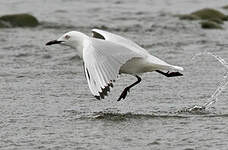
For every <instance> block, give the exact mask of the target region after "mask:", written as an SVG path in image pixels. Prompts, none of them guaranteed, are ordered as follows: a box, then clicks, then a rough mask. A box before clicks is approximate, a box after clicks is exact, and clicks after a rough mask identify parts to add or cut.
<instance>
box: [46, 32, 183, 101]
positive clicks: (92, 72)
mask: <svg viewBox="0 0 228 150" xmlns="http://www.w3.org/2000/svg"><path fill="white" fill-rule="evenodd" d="M53 44H60V45H65V46H70V47H72V48H74V49H76V50H77V52H78V55H79V56H80V58H82V60H83V67H84V73H85V76H86V79H87V82H88V85H89V89H90V91H91V93H92V94H93V95H94V96H95V98H97V99H104V98H105V96H108V92H110V88H112V87H113V82H115V80H116V79H117V77H118V75H119V74H129V75H133V76H135V77H136V78H137V81H136V82H134V83H133V84H131V85H130V86H127V87H126V88H125V89H124V90H123V92H122V93H121V95H120V96H119V98H118V100H117V101H120V100H121V99H125V98H126V96H127V93H128V92H130V89H131V88H132V87H133V86H135V85H137V84H138V83H140V82H141V77H140V76H141V75H142V74H143V73H146V72H152V71H156V72H158V73H160V74H162V75H164V76H166V77H177V76H183V74H181V73H180V72H178V71H183V68H182V67H179V66H174V65H170V64H168V63H167V62H165V61H163V60H161V59H159V58H157V57H155V56H153V55H151V54H150V53H149V52H147V51H146V50H145V49H144V48H142V47H140V46H139V45H138V44H136V43H135V42H133V41H131V40H129V39H127V38H124V37H122V36H120V35H117V34H113V33H110V32H107V31H103V30H100V29H92V37H89V36H87V35H86V34H84V33H81V32H78V31H70V32H68V33H65V34H64V35H62V36H61V37H60V38H58V39H57V40H52V41H50V42H47V43H46V45H53ZM164 70H165V71H167V72H164ZM170 70H175V71H177V72H170Z"/></svg>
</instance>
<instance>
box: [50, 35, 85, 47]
mask: <svg viewBox="0 0 228 150" xmlns="http://www.w3.org/2000/svg"><path fill="white" fill-rule="evenodd" d="M85 36H86V35H85V34H83V33H81V32H78V31H70V32H67V33H65V34H63V35H62V36H61V37H59V38H58V39H57V40H52V41H49V42H47V43H46V45H54V44H60V45H66V46H70V47H73V48H78V47H81V45H82V44H83V40H84V38H85Z"/></svg>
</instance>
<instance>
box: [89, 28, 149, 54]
mask: <svg viewBox="0 0 228 150" xmlns="http://www.w3.org/2000/svg"><path fill="white" fill-rule="evenodd" d="M92 36H93V37H94V38H100V39H103V40H106V41H111V42H113V43H116V44H119V45H122V46H124V47H127V48H128V49H130V50H131V51H134V52H136V53H138V54H140V55H144V56H147V55H148V54H149V53H148V52H147V51H146V50H145V49H144V48H142V47H140V46H139V45H138V44H136V43H135V42H133V41H131V40H129V39H127V38H124V37H122V36H119V35H117V34H113V33H110V32H107V31H103V30H100V29H92Z"/></svg>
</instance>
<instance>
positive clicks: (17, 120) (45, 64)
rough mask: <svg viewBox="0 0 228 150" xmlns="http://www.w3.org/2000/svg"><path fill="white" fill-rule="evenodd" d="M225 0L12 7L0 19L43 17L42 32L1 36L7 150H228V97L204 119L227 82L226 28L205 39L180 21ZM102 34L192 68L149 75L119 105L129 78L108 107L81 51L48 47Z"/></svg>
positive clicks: (1, 128) (2, 32)
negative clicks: (79, 35) (88, 76)
mask: <svg viewBox="0 0 228 150" xmlns="http://www.w3.org/2000/svg"><path fill="white" fill-rule="evenodd" d="M226 4H227V1H226V0H219V1H213V0H184V1H183V0H172V1H171V0H170V1H169V0H161V1H158V0H157V1H155V0H143V1H139V0H127V1H120V0H116V1H105V0H101V1H95V0H91V1H88V0H87V1H84V0H77V1H73V0H40V1H29V0H17V1H14V0H8V1H1V2H0V14H1V15H3V14H8V13H22V12H23V13H24V12H28V13H31V14H33V15H35V16H36V17H37V18H38V19H39V20H40V21H41V22H42V25H40V26H39V27H37V28H24V29H23V28H14V29H0V66H1V67H0V83H1V84H0V93H1V94H0V100H1V103H0V149H61V150H62V149H135V150H137V149H183V150H191V149H200V150H202V149H207V150H208V149H212V150H214V149H220V150H226V149H227V147H228V109H227V108H228V92H227V89H225V90H222V91H221V93H220V94H219V95H217V97H216V98H217V101H216V103H214V104H212V105H210V107H208V108H206V109H202V110H195V111H189V108H193V107H192V106H194V105H196V106H203V105H204V104H205V103H207V102H208V101H209V100H210V98H211V96H212V95H213V93H214V92H215V91H216V89H217V88H218V86H219V85H221V83H223V81H224V80H225V78H224V76H225V75H226V73H227V70H226V69H225V67H224V66H223V65H222V64H221V63H219V62H218V61H217V60H216V59H215V58H213V57H211V56H210V55H201V56H198V57H197V58H196V59H192V58H193V57H194V56H195V55H196V54H198V53H204V52H210V53H212V54H214V55H216V56H220V57H222V58H223V59H224V60H225V61H228V51H227V49H228V46H227V44H228V42H227V41H228V32H227V29H228V24H227V22H226V23H225V24H224V25H223V26H224V28H225V29H224V30H203V29H201V28H200V25H199V23H198V22H197V21H196V22H195V21H193V22H188V21H181V20H179V19H178V18H176V17H174V15H175V14H178V13H190V12H192V11H194V10H197V9H200V8H204V7H212V8H217V9H220V10H221V11H223V12H224V13H226V14H228V11H225V10H222V9H221V6H224V5H226ZM94 27H97V28H104V29H106V30H108V31H110V32H114V33H117V34H120V35H123V36H125V37H128V38H130V39H132V40H134V41H137V42H138V43H139V44H140V45H142V46H143V47H145V48H146V49H147V50H148V51H149V52H150V53H151V54H153V55H155V56H158V57H160V58H162V59H164V60H166V61H167V62H169V63H171V64H175V65H179V66H183V67H184V68H185V71H184V72H183V73H184V77H178V78H171V79H170V78H166V77H164V76H161V75H159V74H157V73H147V74H144V75H143V81H142V83H141V84H139V85H138V86H137V87H135V88H134V89H132V91H131V93H130V95H129V96H128V97H127V99H126V100H124V101H120V102H117V101H116V100H117V98H118V96H119V94H120V93H121V92H122V90H123V89H124V87H126V86H127V85H129V84H131V83H132V82H134V80H135V78H133V77H129V76H122V77H121V78H119V79H118V80H117V81H116V84H115V88H114V89H113V90H112V92H111V93H110V95H109V97H107V98H106V99H105V100H101V101H98V100H96V99H95V98H94V97H93V96H92V95H91V94H90V92H89V89H88V86H87V82H86V80H85V78H84V74H83V70H82V61H80V59H79V57H78V56H77V52H76V51H75V50H73V49H70V48H66V47H60V46H53V47H45V43H46V42H47V41H49V40H53V39H56V38H57V37H59V36H60V35H61V34H63V33H65V32H67V31H70V30H80V31H82V32H85V33H87V34H90V30H91V29H92V28H94Z"/></svg>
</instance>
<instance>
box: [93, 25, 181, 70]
mask: <svg viewBox="0 0 228 150" xmlns="http://www.w3.org/2000/svg"><path fill="white" fill-rule="evenodd" d="M92 33H93V37H96V36H98V37H100V38H101V37H103V38H104V39H105V40H107V41H111V42H114V43H116V44H119V45H122V46H124V47H126V48H128V49H129V50H131V51H133V52H135V53H138V54H139V55H141V56H143V57H144V58H145V60H146V61H147V62H148V63H149V64H151V65H152V66H153V65H154V66H161V69H166V70H169V69H175V70H180V71H182V70H183V68H182V67H178V66H174V65H170V64H168V63H167V62H165V61H163V60H161V59H159V58H157V57H155V56H153V55H151V54H150V53H149V52H147V51H146V50H145V49H144V48H142V47H140V46H139V45H138V44H136V43H135V42H133V41H131V40H129V39H126V38H124V37H121V36H119V35H116V34H113V33H110V32H107V31H103V30H99V29H93V30H92ZM158 69H159V68H158Z"/></svg>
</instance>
